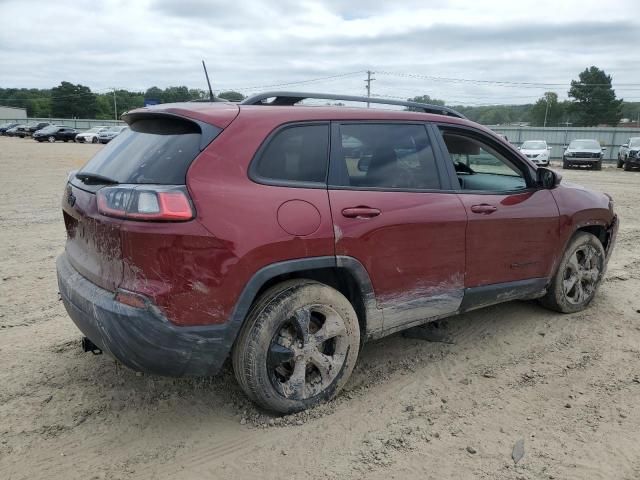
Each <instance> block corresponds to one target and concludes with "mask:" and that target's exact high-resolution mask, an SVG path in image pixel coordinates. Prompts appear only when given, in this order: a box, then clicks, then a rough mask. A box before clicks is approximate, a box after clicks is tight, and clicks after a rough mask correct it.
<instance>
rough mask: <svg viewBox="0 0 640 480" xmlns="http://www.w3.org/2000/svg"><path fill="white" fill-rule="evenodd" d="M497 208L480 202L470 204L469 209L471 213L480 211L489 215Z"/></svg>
mask: <svg viewBox="0 0 640 480" xmlns="http://www.w3.org/2000/svg"><path fill="white" fill-rule="evenodd" d="M496 210H498V207H495V206H493V205H489V204H487V203H481V204H480V205H471V211H472V212H473V213H481V214H483V215H489V214H491V213H493V212H495V211H496Z"/></svg>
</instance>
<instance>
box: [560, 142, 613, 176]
mask: <svg viewBox="0 0 640 480" xmlns="http://www.w3.org/2000/svg"><path fill="white" fill-rule="evenodd" d="M605 150H606V148H604V147H601V146H600V143H599V142H598V141H597V140H591V139H578V140H572V141H571V143H569V146H568V147H567V148H566V149H565V150H564V154H563V155H562V168H571V167H575V166H581V165H587V166H590V167H591V168H593V169H594V170H602V157H603V152H604V151H605Z"/></svg>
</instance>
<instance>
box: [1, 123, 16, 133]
mask: <svg viewBox="0 0 640 480" xmlns="http://www.w3.org/2000/svg"><path fill="white" fill-rule="evenodd" d="M18 125H19V124H18V123H5V124H4V125H2V126H0V135H6V134H7V130H10V129H12V128H13V127H17V126H18Z"/></svg>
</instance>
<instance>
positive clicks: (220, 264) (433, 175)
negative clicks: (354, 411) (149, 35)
mask: <svg viewBox="0 0 640 480" xmlns="http://www.w3.org/2000/svg"><path fill="white" fill-rule="evenodd" d="M307 98H310V99H314V98H322V99H340V100H345V101H371V102H372V103H373V101H372V100H371V99H367V98H361V97H347V96H336V95H320V94H308V93H287V92H271V93H266V94H261V95H258V96H255V97H252V98H250V99H248V100H245V101H244V102H243V103H242V104H234V103H183V104H165V105H157V106H153V107H148V108H141V109H137V110H133V111H131V112H128V113H126V114H125V115H124V116H123V118H124V120H125V121H126V122H127V124H128V125H129V126H130V129H128V130H126V131H124V132H123V133H122V134H121V135H119V136H118V137H117V138H116V139H114V140H113V141H112V142H111V143H110V144H109V145H108V146H106V147H105V148H103V149H102V150H100V151H99V152H98V153H97V154H96V155H95V156H94V157H93V158H92V159H90V160H89V162H88V163H87V164H86V165H85V166H84V167H83V168H82V169H81V170H80V171H78V172H74V173H72V174H70V176H69V179H68V182H67V185H66V190H65V194H64V196H63V200H62V209H63V217H64V223H65V226H66V231H67V240H66V246H65V251H64V253H63V254H62V255H61V256H60V257H59V258H58V259H57V271H58V283H59V289H60V294H61V296H62V299H63V301H64V305H65V307H66V309H67V311H68V313H69V316H70V317H71V319H72V320H73V321H74V322H75V324H76V325H77V326H78V328H79V329H80V330H81V331H82V332H83V334H84V335H85V336H86V337H85V342H84V344H85V348H86V349H87V348H88V349H92V350H96V351H97V350H101V351H104V352H106V353H108V354H110V355H111V356H113V357H114V358H115V359H117V360H118V361H120V362H122V363H123V364H125V365H127V366H128V367H130V368H132V369H135V370H138V371H143V372H150V373H154V374H161V375H172V376H182V375H212V374H215V373H216V372H218V371H219V369H220V368H221V366H222V365H223V363H224V362H225V361H226V360H227V359H230V360H231V363H232V366H233V370H234V372H235V375H236V378H237V380H238V382H239V384H240V386H241V387H242V389H243V390H244V391H245V392H246V394H247V395H248V396H249V397H250V398H251V399H252V400H253V401H254V402H256V403H257V404H259V405H261V406H263V407H265V408H267V409H270V410H273V411H277V412H282V413H286V412H294V411H299V410H302V409H305V408H308V407H310V406H312V405H315V404H317V403H318V402H321V401H326V400H329V399H331V398H332V397H334V396H335V395H336V394H337V392H339V391H340V389H341V388H342V387H343V386H344V384H345V383H346V381H347V379H348V378H349V375H350V374H351V372H352V370H353V367H354V364H355V362H356V359H357V357H358V352H359V350H360V348H361V346H362V344H363V343H364V342H365V341H367V340H371V339H377V338H380V337H383V336H385V335H389V334H391V333H394V332H397V331H400V330H403V329H406V328H409V327H413V326H417V325H421V324H424V323H425V322H429V321H432V320H436V319H440V318H443V317H447V316H451V315H455V314H458V313H460V312H466V311H469V310H473V309H476V308H480V307H485V306H488V305H493V304H497V303H500V302H505V301H509V300H515V299H539V301H540V302H541V303H542V304H543V305H545V306H547V307H549V308H551V309H553V310H556V311H558V312H576V311H579V310H582V309H584V308H585V307H586V306H587V305H588V304H589V303H590V302H591V301H592V299H593V298H594V295H595V293H596V290H597V288H598V286H599V284H600V282H601V281H602V278H603V275H604V272H605V268H606V265H607V262H608V259H609V255H610V254H611V251H612V249H613V246H614V242H615V237H616V232H617V227H618V222H617V217H616V215H615V213H614V211H613V202H612V200H611V198H610V197H609V196H607V195H605V194H602V193H597V192H593V191H590V190H587V189H585V188H583V187H580V186H577V185H571V184H568V183H560V180H561V178H560V175H558V174H557V173H555V172H554V171H552V170H549V169H547V168H539V167H537V166H536V165H534V164H533V163H532V162H531V161H530V160H529V159H528V158H527V157H526V156H524V155H522V154H521V153H519V152H518V151H517V150H516V149H515V147H513V146H512V145H510V144H509V143H508V142H506V141H504V140H503V139H501V138H500V137H499V136H497V135H496V134H494V133H493V132H491V131H490V130H488V129H486V128H484V127H482V126H480V125H478V124H476V123H473V122H471V121H468V120H466V119H465V118H464V117H463V116H462V115H460V114H458V113H457V112H455V111H453V110H450V109H448V108H446V107H440V106H431V105H423V104H415V103H409V102H398V101H394V100H383V99H376V101H375V103H382V104H391V105H400V106H404V107H411V109H412V110H420V111H401V110H392V109H376V108H371V109H368V108H345V107H330V106H303V105H296V104H297V103H299V102H300V101H301V100H304V99H307Z"/></svg>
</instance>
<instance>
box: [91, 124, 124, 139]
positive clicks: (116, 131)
mask: <svg viewBox="0 0 640 480" xmlns="http://www.w3.org/2000/svg"><path fill="white" fill-rule="evenodd" d="M128 128H129V127H127V126H126V125H123V126H117V127H109V128H107V129H106V130H105V131H103V132H100V133H99V134H98V141H99V142H100V143H109V142H110V141H111V140H113V139H114V138H116V137H117V136H118V135H120V134H121V133H122V132H124V131H125V130H127V129H128Z"/></svg>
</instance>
